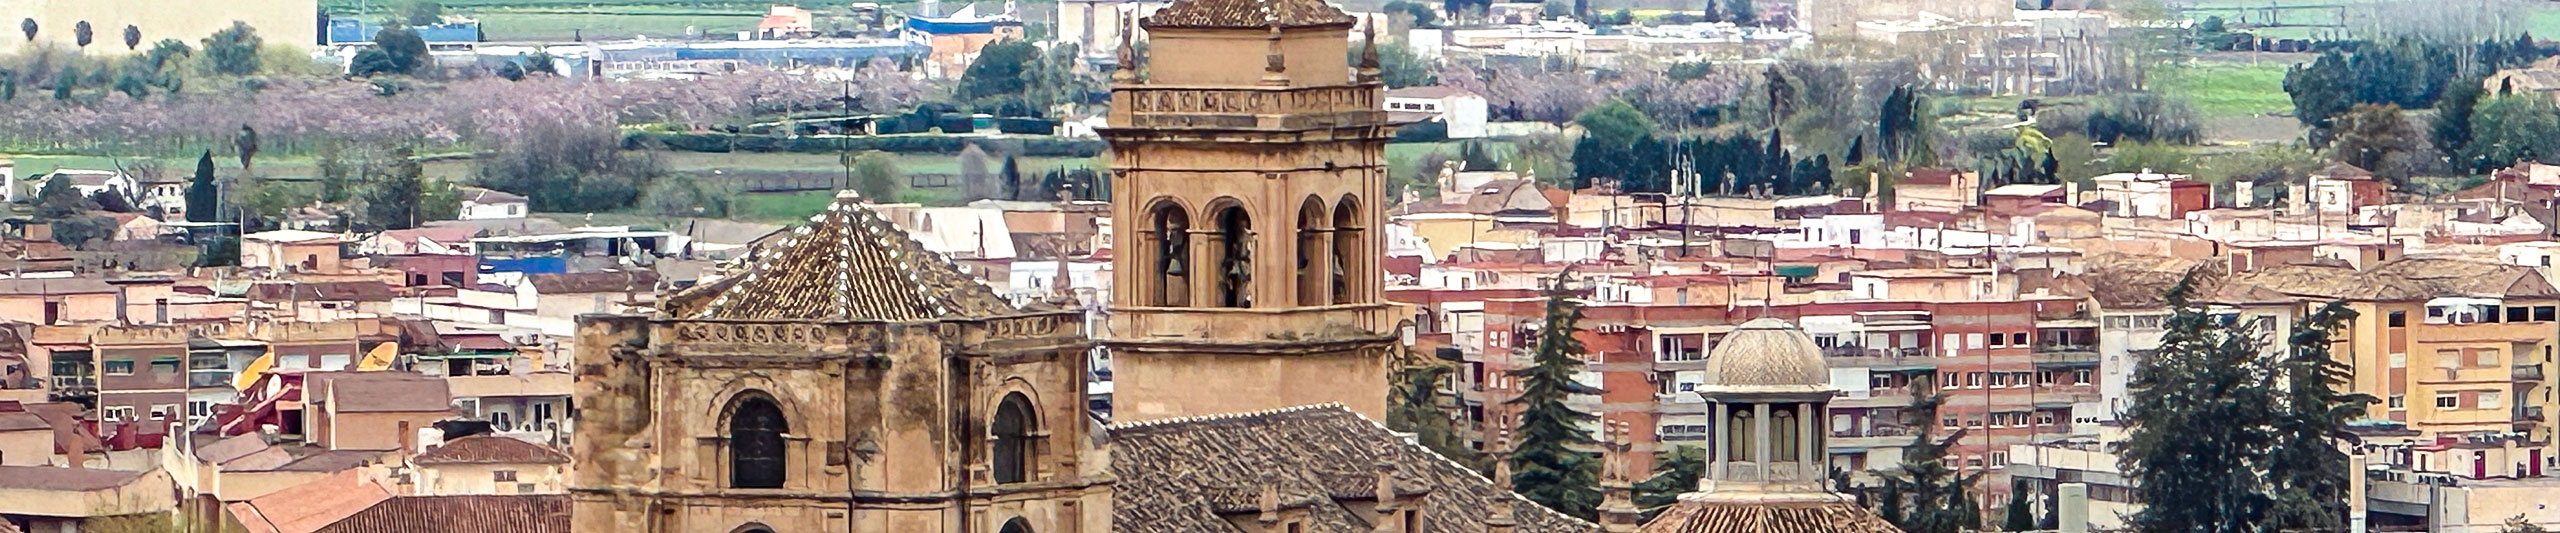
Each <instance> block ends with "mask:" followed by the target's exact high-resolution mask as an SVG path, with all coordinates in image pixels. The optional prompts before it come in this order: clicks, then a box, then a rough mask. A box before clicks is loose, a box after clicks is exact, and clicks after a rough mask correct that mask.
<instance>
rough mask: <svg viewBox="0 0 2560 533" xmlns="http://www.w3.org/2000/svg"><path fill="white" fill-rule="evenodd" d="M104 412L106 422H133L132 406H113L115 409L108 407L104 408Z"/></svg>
mask: <svg viewBox="0 0 2560 533" xmlns="http://www.w3.org/2000/svg"><path fill="white" fill-rule="evenodd" d="M105 412H106V417H107V419H108V420H116V421H125V420H133V406H130V405H119V406H115V407H108V408H106V409H105Z"/></svg>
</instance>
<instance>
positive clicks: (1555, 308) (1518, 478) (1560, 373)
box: [1506, 269, 1600, 520]
mask: <svg viewBox="0 0 2560 533" xmlns="http://www.w3.org/2000/svg"><path fill="white" fill-rule="evenodd" d="M1572 283H1573V271H1572V270H1571V269H1566V270H1565V271H1564V272H1563V273H1560V274H1557V275H1556V279H1555V283H1553V284H1550V285H1549V286H1547V287H1546V289H1545V290H1544V291H1541V292H1543V293H1544V294H1545V295H1546V298H1547V309H1546V316H1545V317H1543V318H1542V319H1541V320H1540V322H1539V324H1538V338H1537V339H1536V340H1535V343H1536V344H1535V345H1534V346H1535V348H1534V349H1533V351H1532V352H1531V354H1530V355H1531V364H1530V366H1528V367H1526V368H1521V369H1518V370H1513V371H1511V372H1510V375H1511V376H1512V377H1514V378H1519V380H1520V395H1519V396H1516V397H1513V398H1511V400H1510V401H1508V402H1506V403H1509V404H1510V405H1515V406H1519V409H1520V421H1519V424H1518V425H1517V426H1515V429H1514V431H1513V435H1516V436H1517V438H1518V439H1519V442H1518V444H1517V445H1516V446H1514V447H1513V448H1512V452H1511V472H1512V474H1511V486H1512V487H1514V488H1515V490H1517V491H1518V492H1519V493H1520V495H1521V496H1523V497H1526V498H1528V499H1529V501H1534V502H1538V504H1539V505H1544V506H1547V508H1548V509H1554V510H1555V511H1556V512H1560V513H1564V514H1566V515H1569V516H1575V517H1580V518H1583V519H1586V520H1588V519H1593V518H1596V517H1598V516H1599V515H1598V512H1597V509H1598V507H1599V505H1600V477H1599V468H1598V467H1599V464H1598V461H1596V460H1594V459H1593V458H1592V456H1591V455H1590V454H1588V453H1585V452H1583V451H1581V448H1584V447H1588V446H1591V445H1593V444H1596V442H1594V441H1593V440H1591V432H1590V431H1589V430H1585V429H1583V424H1584V423H1587V422H1590V421H1593V420H1598V419H1599V417H1598V416H1597V415H1593V414H1591V413H1585V412H1582V411H1577V410H1574V408H1573V406H1571V405H1567V404H1566V403H1565V402H1566V400H1567V399H1569V398H1571V397H1572V396H1573V395H1576V394H1599V393H1600V391H1599V390H1598V389H1594V388H1592V387H1590V386H1587V385H1583V384H1582V383H1581V382H1578V381H1574V375H1576V374H1580V373H1581V372H1582V370H1583V363H1582V357H1583V350H1582V340H1581V339H1576V338H1574V337H1573V334H1574V332H1576V331H1579V329H1578V327H1577V326H1576V323H1577V322H1580V321H1581V320H1582V303H1581V302H1578V301H1575V299H1576V298H1579V297H1581V293H1580V292H1579V291H1578V290H1577V289H1575V288H1574V287H1573V286H1572Z"/></svg>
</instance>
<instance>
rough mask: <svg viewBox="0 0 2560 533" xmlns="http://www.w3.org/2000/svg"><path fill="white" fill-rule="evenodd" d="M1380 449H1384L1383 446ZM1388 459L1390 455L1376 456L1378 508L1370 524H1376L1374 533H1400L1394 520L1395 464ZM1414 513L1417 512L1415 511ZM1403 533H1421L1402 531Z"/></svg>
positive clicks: (1390, 444)
mask: <svg viewBox="0 0 2560 533" xmlns="http://www.w3.org/2000/svg"><path fill="white" fill-rule="evenodd" d="M1387 445H1388V446H1392V445H1393V444H1392V443H1387ZM1381 447H1382V448H1384V447H1385V446H1381ZM1389 449H1392V448H1389ZM1390 453H1392V452H1390ZM1388 457H1392V455H1388V454H1380V455H1379V456H1378V507H1377V509H1376V511H1377V513H1378V518H1377V519H1376V520H1373V521H1372V523H1374V524H1376V527H1375V528H1373V529H1374V531H1376V533H1397V532H1398V531H1401V530H1400V529H1399V528H1400V527H1401V526H1399V525H1398V524H1397V522H1399V521H1398V520H1396V510H1397V509H1396V507H1397V505H1396V464H1395V462H1393V461H1389V460H1387V458H1388ZM1416 511H1419V510H1418V509H1417V510H1416ZM1403 533H1421V532H1419V531H1404V532H1403Z"/></svg>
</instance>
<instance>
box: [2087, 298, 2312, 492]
mask: <svg viewBox="0 0 2560 533" xmlns="http://www.w3.org/2000/svg"><path fill="white" fill-rule="evenodd" d="M2194 290H2195V279H2194V276H2193V275H2190V276H2188V278H2187V279H2185V280H2182V281H2180V282H2179V283H2178V285H2177V286H2176V287H2174V288H2172V289H2170V291H2169V293H2168V298H2167V300H2168V304H2169V308H2170V309H2172V310H2173V312H2172V313H2171V314H2170V315H2169V318H2168V320H2167V321H2166V322H2165V323H2164V324H2163V328H2164V329H2166V330H2167V332H2166V333H2164V334H2163V335H2162V337H2161V340H2160V348H2159V350H2158V351H2157V352H2155V353H2153V354H2152V355H2151V356H2150V357H2145V358H2141V360H2140V361H2139V362H2138V363H2137V364H2136V366H2135V368H2134V375H2133V383H2132V397H2133V398H2132V400H2133V402H2132V406H2131V407H2130V408H2129V409H2127V410H2126V416H2127V417H2128V419H2129V421H2130V422H2132V424H2133V430H2132V433H2131V435H2130V436H2129V437H2128V439H2127V440H2126V441H2125V442H2124V443H2123V444H2122V445H2121V449H2120V450H2119V455H2120V456H2121V457H2122V458H2121V459H2120V460H2121V461H2122V462H2123V466H2124V471H2125V475H2126V476H2127V477H2130V478H2132V479H2133V480H2134V481H2135V485H2136V486H2137V488H2136V489H2135V491H2134V492H2135V495H2136V496H2137V497H2139V498H2141V499H2142V501H2143V502H2145V503H2147V505H2145V506H2144V507H2143V509H2142V510H2141V511H2139V512H2136V513H2134V515H2133V517H2132V525H2133V527H2134V529H2136V530H2139V531H2145V532H2157V533H2167V532H2197V533H2241V532H2247V531H2257V530H2258V528H2259V527H2261V525H2262V524H2263V522H2264V521H2265V519H2266V516H2267V510H2268V508H2269V507H2270V505H2271V504H2272V503H2273V498H2271V497H2269V490H2268V486H2267V483H2266V477H2265V476H2262V475H2260V474H2259V473H2258V469H2260V468H2263V467H2264V464H2265V463H2264V460H2265V458H2266V456H2267V450H2269V449H2270V448H2272V447H2273V446H2274V445H2275V444H2276V440H2277V439H2276V438H2275V437H2276V435H2275V432H2274V431H2272V430H2271V429H2270V428H2271V426H2272V423H2273V422H2274V418H2275V417H2276V413H2275V409H2274V407H2273V406H2274V405H2275V403H2276V397H2275V395H2274V394H2272V393H2271V392H2270V391H2271V389H2272V388H2271V387H2269V386H2267V383H2266V380H2267V379H2269V377H2270V375H2271V374H2270V373H2271V370H2272V369H2270V368H2268V366H2269V365H2268V364H2267V363H2266V361H2265V358H2262V357H2259V347H2260V345H2261V344H2262V343H2261V342H2260V341H2259V339H2258V337H2257V333H2256V332H2252V331H2248V330H2247V328H2246V327H2245V326H2243V327H2239V328H2226V327H2225V326H2222V325H2219V324H2217V323H2216V322H2217V321H2216V320H2215V319H2214V318H2213V317H2212V316H2210V315H2208V314H2206V312H2205V310H2204V308H2203V307H2202V306H2200V305H2197V304H2196V303H2195V302H2194V301H2193V300H2192V299H2191V298H2190V296H2191V295H2192V294H2193V293H2194Z"/></svg>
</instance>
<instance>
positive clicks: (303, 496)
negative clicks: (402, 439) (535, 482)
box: [224, 470, 495, 533]
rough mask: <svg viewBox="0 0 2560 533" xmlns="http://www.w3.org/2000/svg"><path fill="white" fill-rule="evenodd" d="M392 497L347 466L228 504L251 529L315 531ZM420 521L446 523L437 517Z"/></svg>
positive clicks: (264, 532) (257, 531)
mask: <svg viewBox="0 0 2560 533" xmlns="http://www.w3.org/2000/svg"><path fill="white" fill-rule="evenodd" d="M388 499H391V491H390V490H389V489H385V488H383V487H382V484H380V483H375V482H374V481H373V480H370V479H366V478H365V477H364V473H363V472H359V471H355V470H347V471H342V472H339V473H337V474H335V475H331V476H329V477H325V478H320V479H316V480H312V481H311V482H310V483H304V484H300V485H294V486H291V487H285V488H284V489H282V490H278V491H275V492H271V493H268V494H267V495H265V496H259V497H256V498H250V499H249V500H248V501H243V502H238V503H233V504H231V505H227V506H224V507H225V509H227V510H229V511H230V512H231V517H232V519H234V520H237V521H239V522H240V525H241V526H242V527H243V528H244V529H246V530H248V531H249V533H313V532H316V531H319V530H321V529H323V528H327V527H330V526H333V525H336V524H337V523H338V522H339V521H341V520H345V519H346V518H348V517H351V516H355V515H356V514H357V513H361V512H363V511H365V510H366V509H368V508H371V507H373V506H374V504H378V503H382V501H383V500H388ZM420 523H423V524H433V525H436V526H439V527H440V526H441V525H442V523H441V522H439V521H433V520H428V521H422V522H420ZM456 531H473V530H469V529H462V530H456ZM485 531H495V530H485Z"/></svg>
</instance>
